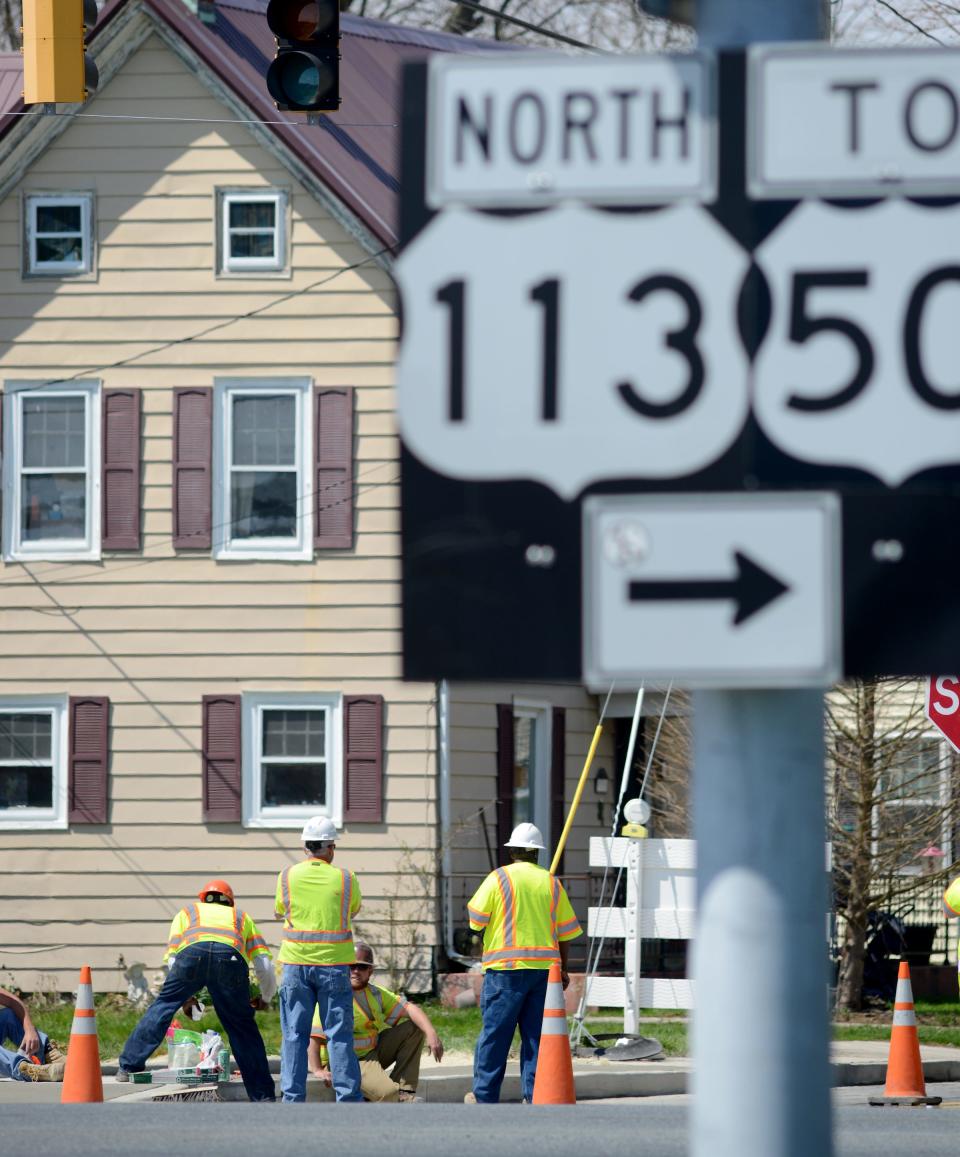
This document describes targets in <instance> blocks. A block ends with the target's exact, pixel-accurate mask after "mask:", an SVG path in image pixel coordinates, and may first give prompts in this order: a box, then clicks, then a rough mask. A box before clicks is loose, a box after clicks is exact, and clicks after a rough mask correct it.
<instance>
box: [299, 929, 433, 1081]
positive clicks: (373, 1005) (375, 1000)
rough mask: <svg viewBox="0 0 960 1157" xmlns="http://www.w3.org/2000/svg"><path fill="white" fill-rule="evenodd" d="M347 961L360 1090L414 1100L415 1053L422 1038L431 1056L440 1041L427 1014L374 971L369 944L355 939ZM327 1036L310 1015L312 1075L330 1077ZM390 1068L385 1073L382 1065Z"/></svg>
mask: <svg viewBox="0 0 960 1157" xmlns="http://www.w3.org/2000/svg"><path fill="white" fill-rule="evenodd" d="M354 949H355V953H356V955H355V958H354V961H353V963H352V964H351V965H350V987H351V989H352V990H353V1048H354V1052H355V1053H356V1054H357V1058H358V1059H359V1061H360V1091H361V1093H363V1099H364V1100H365V1101H418V1100H420V1098H419V1097H418V1096H417V1095H416V1093H417V1081H418V1080H419V1079H420V1055H421V1053H422V1052H423V1045H424V1041H426V1045H427V1048H428V1049H429V1050H430V1054H431V1056H432V1057H433V1059H434V1060H436V1061H439V1060H441V1059H442V1058H443V1042H442V1041H441V1040H440V1037H439V1036H437V1030H436V1029H435V1028H434V1027H433V1025H432V1024H431V1023H430V1018H429V1017H428V1016H427V1014H426V1013H425V1012H424V1011H423V1009H422V1008H418V1007H417V1006H416V1005H415V1004H411V1003H410V1002H409V1001H408V1000H407V999H406V998H405V997H403V996H398V995H397V994H396V993H395V992H391V991H390V990H389V989H388V988H381V987H380V985H379V984H371V983H370V981H371V979H372V977H373V949H372V948H371V947H370V945H369V944H367V943H365V942H364V941H363V940H356V941H354ZM326 1041H327V1038H326V1036H325V1035H324V1031H323V1022H322V1020H321V1018H320V1014H319V1013H317V1014H316V1015H315V1016H314V1018H313V1027H312V1029H311V1032H310V1048H309V1051H308V1053H307V1063H308V1065H309V1067H310V1071H311V1072H312V1073H313V1074H314V1076H317V1077H319V1078H320V1079H321V1080H322V1081H323V1082H324V1083H325V1084H327V1085H329V1084H330V1083H331V1078H330V1071H329V1061H328V1058H327V1055H326V1054H327V1049H326ZM388 1069H390V1070H391V1071H390V1072H389V1073H388V1072H387V1070H388Z"/></svg>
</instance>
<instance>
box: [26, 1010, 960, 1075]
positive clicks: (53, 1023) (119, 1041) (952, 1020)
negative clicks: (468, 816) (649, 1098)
mask: <svg viewBox="0 0 960 1157" xmlns="http://www.w3.org/2000/svg"><path fill="white" fill-rule="evenodd" d="M417 1003H419V1004H421V1005H422V1007H423V1008H424V1010H425V1011H426V1013H427V1015H428V1016H429V1017H430V1019H431V1020H432V1021H433V1024H434V1026H435V1027H436V1029H437V1032H438V1033H439V1034H440V1037H441V1039H442V1040H443V1043H444V1045H445V1046H446V1048H447V1050H448V1051H450V1052H472V1051H473V1047H474V1044H475V1043H476V1039H477V1034H478V1033H479V1031H480V1010H479V1008H465V1009H455V1008H443V1007H442V1006H441V1005H440V1004H439V1003H438V1002H437V1001H430V1000H427V1001H418V1002H417ZM119 1005H120V1002H119V1001H118V1000H117V999H116V998H115V997H106V998H100V997H98V999H97V1029H98V1032H99V1035H100V1056H101V1057H102V1058H103V1059H104V1060H108V1059H112V1058H115V1057H116V1056H118V1055H119V1053H120V1050H121V1048H122V1047H123V1042H124V1041H125V1040H126V1038H127V1037H128V1036H129V1034H130V1032H131V1031H132V1029H133V1027H134V1025H135V1024H136V1023H137V1019H138V1014H137V1013H135V1012H132V1011H131V1010H129V1009H126V1008H123V1007H119ZM644 1013H645V1014H646V1015H651V1016H654V1015H657V1012H656V1010H655V1009H646V1010H644ZM33 1015H34V1018H35V1020H36V1022H37V1023H38V1024H39V1026H40V1027H41V1028H42V1029H43V1031H44V1032H46V1033H47V1034H48V1035H49V1036H52V1037H55V1038H56V1039H57V1040H58V1041H60V1042H61V1043H62V1044H67V1042H68V1041H69V1039H70V1026H71V1023H72V1021H73V1008H72V1006H70V1005H59V1006H57V1007H54V1008H38V1007H36V1006H34V1008H33ZM662 1016H663V1019H662V1020H659V1021H657V1022H656V1023H644V1024H641V1026H640V1031H641V1032H642V1033H643V1034H644V1035H645V1036H651V1037H656V1039H657V1040H659V1041H660V1043H661V1044H662V1045H663V1049H664V1052H665V1053H666V1054H667V1056H685V1055H686V1054H687V1024H686V1023H685V1021H683V1020H681V1019H679V1017H678V1016H677V1014H675V1013H671V1012H664V1013H663V1014H662ZM891 1019H892V1011H891V1010H887V1011H886V1012H883V1011H881V1012H879V1013H875V1014H872V1019H871V1021H870V1022H869V1023H862V1022H856V1021H851V1022H847V1023H843V1024H835V1025H834V1029H833V1036H834V1039H835V1040H889V1039H890V1021H891ZM180 1020H181V1023H182V1024H183V1027H185V1028H187V1027H189V1028H193V1029H196V1030H199V1031H201V1032H202V1031H203V1030H204V1029H208V1028H213V1029H217V1030H218V1031H222V1030H221V1025H220V1022H219V1021H218V1020H217V1017H216V1016H215V1015H214V1014H213V1013H212V1012H211V1013H208V1014H207V1015H206V1016H204V1018H203V1020H201V1021H199V1022H198V1023H197V1024H187V1022H186V1018H183V1017H181V1018H180ZM917 1020H918V1022H919V1027H918V1032H919V1036H920V1043H921V1044H935V1045H953V1046H955V1047H960V1003H956V1002H943V1003H932V1002H929V1001H926V1002H920V1003H918V1004H917ZM257 1024H258V1025H259V1026H260V1032H261V1033H262V1034H263V1039H264V1042H265V1044H266V1046H267V1052H268V1053H279V1051H280V1014H279V1012H277V1011H276V1010H275V1009H270V1010H269V1011H267V1012H259V1013H257ZM585 1026H586V1028H587V1029H589V1030H590V1031H591V1032H592V1033H611V1032H619V1031H620V1030H621V1029H622V1027H623V1020H622V1017H618V1015H617V1014H616V1012H614V1011H613V1010H610V1009H605V1010H602V1011H601V1013H599V1014H594V1015H591V1016H588V1017H587V1019H586V1021H585ZM223 1035H224V1038H226V1034H225V1033H224V1034H223ZM163 1051H164V1050H163V1049H161V1055H162V1053H163Z"/></svg>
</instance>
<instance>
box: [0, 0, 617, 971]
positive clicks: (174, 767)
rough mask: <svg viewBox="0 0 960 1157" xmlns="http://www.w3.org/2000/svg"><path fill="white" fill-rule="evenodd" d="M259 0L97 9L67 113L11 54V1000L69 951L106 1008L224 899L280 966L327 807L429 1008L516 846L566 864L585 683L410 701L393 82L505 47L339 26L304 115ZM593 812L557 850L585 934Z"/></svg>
mask: <svg viewBox="0 0 960 1157" xmlns="http://www.w3.org/2000/svg"><path fill="white" fill-rule="evenodd" d="M264 8H265V5H264V4H263V3H262V2H261V0H224V2H223V3H219V2H218V3H213V4H211V3H208V2H206V0H204V2H203V3H202V4H201V8H200V11H199V13H198V12H193V11H190V10H188V8H186V7H184V6H183V5H182V4H181V2H180V0H126V2H124V0H121V2H119V3H111V4H108V5H107V6H106V8H104V9H103V11H102V12H101V17H100V21H99V24H98V27H97V29H96V32H95V34H94V36H93V39H92V44H91V53H92V55H93V56H94V58H95V59H96V61H97V64H98V67H99V71H100V77H101V81H100V86H99V89H98V92H97V94H96V95H95V96H93V97H92V98H91V99H89V100H88V101H87V102H86V103H85V104H84V105H82V106H59V107H58V109H57V111H56V115H44V114H43V113H42V111H41V110H40V109H39V108H36V107H30V108H24V106H23V104H22V101H21V88H22V79H21V62H20V58H19V56H7V57H2V58H0V319H2V320H0V326H2V333H0V383H2V390H3V396H2V411H0V412H2V420H3V434H2V477H0V483H2V499H3V503H2V563H0V654H2V660H0V879H2V885H0V888H2V901H0V946H2V947H0V983H2V984H6V985H9V984H16V985H17V986H19V987H20V988H21V989H24V990H26V991H36V990H38V989H43V990H48V991H50V990H52V991H68V990H70V989H71V988H73V986H74V984H75V982H76V977H77V973H78V969H79V967H80V966H81V965H82V964H85V963H88V964H90V965H91V966H92V968H93V973H94V980H95V985H96V987H97V988H98V989H99V990H117V989H119V990H124V989H125V988H126V984H127V982H126V979H125V978H124V971H125V969H126V968H128V967H129V966H131V965H133V964H135V963H142V964H143V965H145V966H146V968H147V969H148V970H151V969H154V968H156V967H158V966H159V964H160V960H161V956H162V952H163V948H164V943H165V937H166V930H167V926H168V922H169V920H170V918H171V917H172V915H173V914H174V913H175V912H176V911H177V909H178V908H179V907H180V906H181V905H182V904H183V903H185V902H186V901H188V900H189V899H190V898H192V897H193V896H194V895H195V894H196V892H197V889H198V888H199V887H200V885H201V884H202V883H203V882H204V881H205V880H206V879H208V878H210V877H214V876H215V877H225V878H227V879H228V880H229V881H230V882H231V883H232V885H233V887H234V888H235V890H236V892H237V895H238V899H239V902H240V903H241V904H242V905H243V906H244V907H246V908H248V909H249V910H250V912H251V914H252V915H253V916H254V917H255V919H256V920H257V921H258V922H259V923H260V926H261V929H262V930H263V932H264V934H265V936H266V937H267V939H268V942H270V943H271V944H273V945H276V944H277V943H278V939H279V936H278V932H279V929H278V926H277V924H276V923H275V921H274V918H273V894H274V884H275V879H276V874H277V872H278V871H279V870H280V869H281V868H282V867H284V866H285V865H287V864H289V863H290V862H292V861H295V860H296V859H298V858H299V856H300V855H301V854H302V853H301V851H300V847H299V829H300V827H301V826H302V824H303V821H304V819H305V818H306V817H308V816H310V815H313V814H316V813H325V814H328V815H330V816H331V817H332V818H333V819H334V820H335V822H336V823H337V825H338V826H339V827H340V828H342V838H341V842H340V844H339V846H338V852H337V855H338V858H339V860H340V862H341V863H343V864H348V865H349V866H351V867H353V868H354V869H355V870H356V871H357V872H358V874H359V876H360V880H361V885H362V888H363V891H364V896H365V901H364V909H363V911H362V912H361V915H360V918H359V921H358V922H359V924H360V927H361V928H362V930H363V931H364V933H365V934H366V935H367V937H368V938H369V939H371V940H372V941H373V942H374V943H375V944H379V945H380V949H381V954H382V955H383V956H386V957H389V961H390V963H391V965H392V967H393V969H394V973H395V977H396V978H397V979H398V981H400V982H402V983H403V984H405V986H407V987H408V988H410V989H412V990H413V991H425V990H428V989H429V988H430V987H431V985H432V984H433V983H434V978H435V975H436V972H437V971H444V970H446V969H447V968H449V967H451V966H453V967H456V960H457V957H464V958H467V959H465V960H464V961H461V964H463V963H466V962H468V958H469V956H470V954H471V951H472V949H471V946H470V944H469V942H468V940H467V939H466V937H465V934H464V928H465V924H466V921H465V914H464V911H463V905H464V902H465V900H466V898H467V897H468V896H469V894H470V893H471V891H472V890H473V888H474V887H475V886H476V883H477V882H478V880H479V879H480V878H481V877H482V875H483V874H485V872H487V871H488V870H489V869H490V867H491V866H492V864H493V863H494V862H498V861H499V855H500V853H499V848H498V845H499V844H502V842H503V839H504V838H505V833H506V832H508V831H509V829H510V827H511V826H512V825H513V823H514V822H516V821H517V820H518V819H525V818H532V819H535V820H536V821H537V822H539V823H540V824H541V826H543V827H544V828H545V830H546V831H547V833H548V839H549V840H550V842H551V843H553V842H555V841H556V838H557V836H558V834H559V830H560V825H561V823H562V819H563V816H564V814H565V806H566V805H567V804H569V801H570V798H571V797H572V794H573V790H574V788H575V785H576V781H577V777H578V774H579V771H580V767H581V764H582V762H583V758H584V755H585V753H586V750H587V747H588V745H589V741H590V738H591V736H592V733H593V730H594V726H595V724H596V720H597V712H598V702H597V699H596V698H595V697H594V696H591V695H589V694H588V693H587V692H586V691H585V690H584V689H582V688H580V687H545V686H522V687H516V686H503V685H498V686H494V685H484V686H468V685H459V684H458V685H448V684H446V683H444V682H441V683H437V684H434V683H411V682H404V681H403V679H402V677H401V635H400V600H401V590H400V581H399V502H400V495H399V490H398V473H399V470H398V442H397V435H396V426H395V421H394V413H393V405H394V403H393V365H394V356H395V346H394V343H395V337H396V300H395V295H394V290H393V286H392V283H391V278H390V274H389V270H390V264H391V256H392V253H393V249H394V246H395V242H396V225H395V219H396V213H397V193H398V187H399V186H398V178H397V172H398V156H397V154H398V140H399V124H398V122H399V72H400V66H401V64H402V62H403V61H404V60H406V59H411V58H415V57H422V56H423V55H424V54H426V53H429V52H438V51H484V50H489V48H491V47H493V46H491V45H484V44H477V43H476V42H470V41H464V40H462V39H460V38H457V37H452V36H447V35H443V34H434V33H427V32H423V31H422V30H414V29H405V28H402V27H399V26H395V25H386V24H380V23H377V22H372V21H364V20H360V19H357V18H353V17H350V16H348V15H345V16H344V17H343V21H342V31H343V42H342V49H343V63H342V69H341V78H342V80H341V85H342V92H343V97H344V100H343V107H342V109H341V111H340V113H338V114H336V115H334V116H330V117H329V118H326V119H325V120H324V122H323V124H322V125H308V124H306V123H305V122H304V121H303V119H300V120H298V119H297V118H296V117H295V116H294V115H292V114H282V113H278V112H277V111H276V109H275V108H274V106H273V104H272V102H271V101H270V100H269V99H268V97H267V94H266V89H265V85H264V83H263V74H264V71H265V68H266V65H267V63H268V62H269V59H270V58H271V56H272V51H273V42H272V38H271V36H270V34H269V32H268V30H267V27H266V21H265V18H264ZM621 730H622V729H621ZM621 746H622V743H621ZM601 751H602V759H601V761H600V762H601V763H604V764H605V768H604V778H605V779H606V780H607V782H612V781H613V780H615V778H616V774H615V771H614V768H613V766H612V762H611V759H612V754H613V746H612V742H610V741H608V740H607V739H605V741H604V745H603V747H602V749H601ZM603 789H604V782H603V780H602V779H599V778H596V777H595V778H594V780H593V782H592V784H591V787H590V788H589V789H588V793H587V797H586V798H587V800H588V801H589V806H587V807H585V808H584V809H583V812H582V815H581V819H580V821H578V824H577V826H576V828H575V831H574V835H573V837H572V840H571V843H570V845H569V851H568V854H567V858H566V862H565V872H566V873H567V874H568V876H569V878H570V885H569V886H570V891H571V894H572V896H573V898H574V900H575V903H576V904H577V907H578V910H579V912H580V915H581V918H582V919H584V920H585V918H586V905H587V902H588V898H589V881H588V879H587V875H586V871H587V869H586V846H587V839H588V837H589V835H591V834H600V833H601V832H603V831H605V830H606V827H605V825H608V824H609V822H610V812H609V807H608V808H607V812H606V815H605V816H604V814H603V807H604V801H605V800H609V794H608V795H604V794H603Z"/></svg>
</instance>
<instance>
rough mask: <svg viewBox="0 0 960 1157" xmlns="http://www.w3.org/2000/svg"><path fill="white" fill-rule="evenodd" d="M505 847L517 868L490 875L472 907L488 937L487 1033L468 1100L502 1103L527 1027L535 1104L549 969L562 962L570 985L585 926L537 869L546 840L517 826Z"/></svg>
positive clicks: (524, 1079) (524, 1054) (524, 1078)
mask: <svg viewBox="0 0 960 1157" xmlns="http://www.w3.org/2000/svg"><path fill="white" fill-rule="evenodd" d="M504 847H505V848H507V850H508V851H509V853H510V859H511V861H512V862H511V863H510V864H509V865H508V866H507V867H505V868H497V869H496V871H493V872H491V873H490V874H489V876H487V878H486V879H485V880H484V881H483V883H482V884H481V885H480V887H479V888H478V889H477V891H476V892H475V893H474V895H473V897H472V898H471V899H470V901H469V903H468V904H467V914H468V916H469V917H470V927H471V928H473V929H474V930H475V931H477V932H483V962H482V963H483V973H484V976H483V988H482V990H481V995H480V1013H481V1017H482V1022H483V1023H482V1027H481V1029H480V1036H479V1038H478V1039H477V1049H476V1053H475V1055H474V1062H473V1092H472V1093H467V1095H466V1097H465V1098H464V1100H466V1101H477V1102H480V1103H481V1104H484V1103H489V1104H495V1103H496V1102H497V1101H499V1100H500V1086H501V1085H502V1084H503V1074H504V1072H505V1071H506V1067H507V1053H508V1052H509V1051H510V1045H511V1042H512V1041H513V1034H514V1032H515V1031H516V1030H517V1028H519V1029H520V1082H521V1086H522V1088H523V1097H524V1100H525V1101H527V1103H528V1104H529V1103H530V1102H532V1101H533V1080H534V1077H535V1075H536V1071H537V1053H538V1051H539V1049H540V1030H541V1029H542V1027H543V1004H544V1000H545V999H546V994H547V977H548V975H549V969H550V965H551V964H553V963H554V962H558V963H559V964H560V968H561V977H562V980H563V987H564V988H566V987H567V985H568V984H569V982H570V978H569V976H568V975H567V951H568V948H567V942H568V941H570V940H573V939H575V938H576V937H577V936H579V935H580V932H581V929H580V924H579V923H578V921H577V918H576V916H575V915H574V913H573V908H572V907H571V906H570V901H569V900H568V899H567V893H566V892H565V891H564V890H563V885H562V884H561V883H560V881H559V880H557V879H555V878H554V877H553V876H551V875H550V873H549V872H547V871H545V870H544V869H543V868H541V867H538V865H537V856H538V853H539V852H541V851H543V836H542V835H541V834H540V829H539V828H537V827H535V826H534V825H533V824H518V825H517V826H516V827H515V828H514V829H513V832H512V833H511V835H510V839H509V840H507V842H506V844H504Z"/></svg>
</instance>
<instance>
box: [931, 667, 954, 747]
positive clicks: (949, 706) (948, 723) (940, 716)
mask: <svg viewBox="0 0 960 1157" xmlns="http://www.w3.org/2000/svg"><path fill="white" fill-rule="evenodd" d="M927 718H928V719H929V720H930V722H931V723H932V724H933V725H934V727H936V728H937V729H938V730H939V731H941V732H942V733H943V735H944V736H945V737H946V739H947V742H948V743H949V744H950V746H951V747H952V748H953V749H954V751H960V679H958V678H957V676H956V675H931V676H930V678H929V680H928V681H927Z"/></svg>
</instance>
